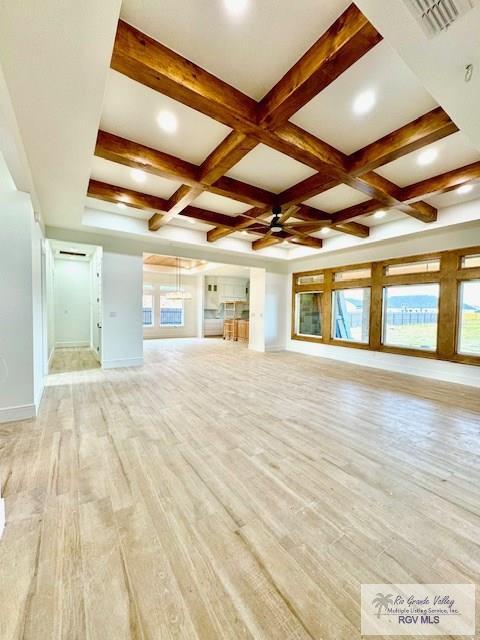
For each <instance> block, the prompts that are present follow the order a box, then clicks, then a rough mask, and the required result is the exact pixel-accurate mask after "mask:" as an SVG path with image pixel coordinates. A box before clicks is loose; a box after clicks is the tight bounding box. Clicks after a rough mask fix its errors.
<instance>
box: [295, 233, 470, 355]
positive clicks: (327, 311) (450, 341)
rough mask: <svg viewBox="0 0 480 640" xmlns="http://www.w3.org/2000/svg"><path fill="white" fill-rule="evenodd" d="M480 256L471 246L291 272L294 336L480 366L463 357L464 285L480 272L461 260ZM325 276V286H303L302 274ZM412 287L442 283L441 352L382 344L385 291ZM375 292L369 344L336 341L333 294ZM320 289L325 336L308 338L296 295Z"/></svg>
mask: <svg viewBox="0 0 480 640" xmlns="http://www.w3.org/2000/svg"><path fill="white" fill-rule="evenodd" d="M478 253H480V247H479V246H474V247H467V248H462V249H454V250H449V251H437V252H431V253H424V254H416V255H411V256H402V257H400V258H389V259H386V260H379V261H374V262H363V263H356V264H352V265H341V266H338V267H329V268H326V269H311V270H309V271H300V272H295V273H293V274H292V309H291V320H292V324H291V338H292V340H298V341H303V342H312V343H318V344H328V345H331V346H338V347H346V348H349V349H363V350H367V351H375V352H380V353H392V354H396V355H404V356H413V357H416V358H428V359H431V360H442V361H446V362H455V363H460V364H469V365H476V366H480V356H476V355H470V354H462V353H458V351H457V350H458V337H459V296H460V284H461V283H462V282H465V281H469V280H479V279H480V268H479V267H471V268H465V267H464V268H462V266H461V260H462V257H464V256H468V255H471V254H472V255H474V254H478ZM433 259H440V269H439V270H438V271H427V272H419V273H410V274H404V275H391V276H388V275H385V267H387V266H390V265H395V264H408V263H412V262H423V261H427V260H433ZM364 268H370V269H371V277H370V278H362V279H356V280H343V281H339V282H335V281H334V274H335V273H336V272H339V271H349V270H356V269H364ZM307 275H308V276H313V275H323V283H321V284H319V283H315V284H304V285H302V284H298V278H299V277H302V276H307ZM413 284H438V285H439V287H440V297H439V307H438V323H437V348H436V350H435V351H427V350H423V349H414V348H409V347H397V346H392V345H385V344H382V329H383V291H384V288H385V287H388V286H402V285H413ZM354 288H369V289H370V312H369V313H370V318H369V342H368V343H360V342H354V341H347V340H339V339H336V338H332V337H331V336H332V293H333V291H335V290H337V289H354ZM312 291H318V292H320V293H322V294H323V295H322V333H323V336H321V337H320V336H319V337H316V336H305V335H298V334H297V333H296V312H297V309H296V296H297V293H302V292H312Z"/></svg>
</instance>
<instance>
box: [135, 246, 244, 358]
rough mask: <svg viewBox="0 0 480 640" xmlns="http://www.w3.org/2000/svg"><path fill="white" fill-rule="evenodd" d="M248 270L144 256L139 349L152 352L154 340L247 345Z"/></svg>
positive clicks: (201, 262) (161, 256)
mask: <svg viewBox="0 0 480 640" xmlns="http://www.w3.org/2000/svg"><path fill="white" fill-rule="evenodd" d="M250 271H251V270H250V268H249V267H243V266H236V265H227V264H221V263H216V262H209V261H205V260H198V259H193V258H177V257H173V256H166V255H158V254H150V253H148V254H144V256H143V309H142V320H143V335H144V346H145V347H146V348H152V344H151V341H154V340H166V339H167V340H172V339H186V338H188V339H195V340H210V341H212V340H217V341H218V342H219V344H220V343H221V344H224V343H235V344H239V345H243V346H248V344H249V339H250V322H251V318H250ZM147 343H149V344H147ZM144 350H145V349H144Z"/></svg>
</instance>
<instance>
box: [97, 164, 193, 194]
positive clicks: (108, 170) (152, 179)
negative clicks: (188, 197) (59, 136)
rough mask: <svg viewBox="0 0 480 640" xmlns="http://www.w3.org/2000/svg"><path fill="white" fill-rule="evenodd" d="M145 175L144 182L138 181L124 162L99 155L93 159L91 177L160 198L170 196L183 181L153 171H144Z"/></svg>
mask: <svg viewBox="0 0 480 640" xmlns="http://www.w3.org/2000/svg"><path fill="white" fill-rule="evenodd" d="M143 173H144V176H145V181H144V182H141V183H140V182H137V181H136V180H134V179H133V177H132V169H130V167H126V166H125V165H123V164H118V163H116V162H110V161H109V160H104V159H103V158H99V157H98V156H94V157H93V159H92V172H91V177H92V178H94V179H95V180H100V181H101V182H106V183H107V184H113V185H116V186H118V187H124V188H125V189H133V190H134V191H140V192H141V193H148V194H150V195H152V196H159V197H160V198H170V196H171V195H172V194H174V193H175V191H176V190H177V189H178V187H180V186H181V184H182V183H181V182H177V181H175V180H167V179H166V178H160V177H159V176H154V175H152V174H151V173H146V172H143Z"/></svg>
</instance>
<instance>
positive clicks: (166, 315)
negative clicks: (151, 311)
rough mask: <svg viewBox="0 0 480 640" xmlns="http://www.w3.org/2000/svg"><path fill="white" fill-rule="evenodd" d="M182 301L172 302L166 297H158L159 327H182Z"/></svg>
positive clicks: (183, 313) (183, 312)
mask: <svg viewBox="0 0 480 640" xmlns="http://www.w3.org/2000/svg"><path fill="white" fill-rule="evenodd" d="M184 315H185V311H184V300H173V299H171V298H167V296H166V295H160V326H161V327H183V325H184Z"/></svg>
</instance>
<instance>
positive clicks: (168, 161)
mask: <svg viewBox="0 0 480 640" xmlns="http://www.w3.org/2000/svg"><path fill="white" fill-rule="evenodd" d="M95 155H96V156H98V157H99V158H104V159H105V160H110V161H111V162H116V163H118V164H123V165H125V166H127V167H131V168H133V169H140V170H142V171H146V172H147V173H151V174H153V175H156V176H160V177H161V178H168V179H170V180H171V179H172V178H175V179H177V180H180V181H182V182H184V183H185V184H189V185H197V184H198V167H197V166H196V165H194V164H192V163H191V162H186V161H185V160H180V158H176V157H175V156H172V155H170V154H168V153H163V152H162V151H157V150H156V149H151V148H150V147H146V146H145V145H142V144H138V143H137V142H132V141H131V140H127V139H125V138H121V137H120V136H116V135H114V134H113V133H108V132H107V131H102V130H100V131H99V132H98V135H97V143H96V145H95Z"/></svg>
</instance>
